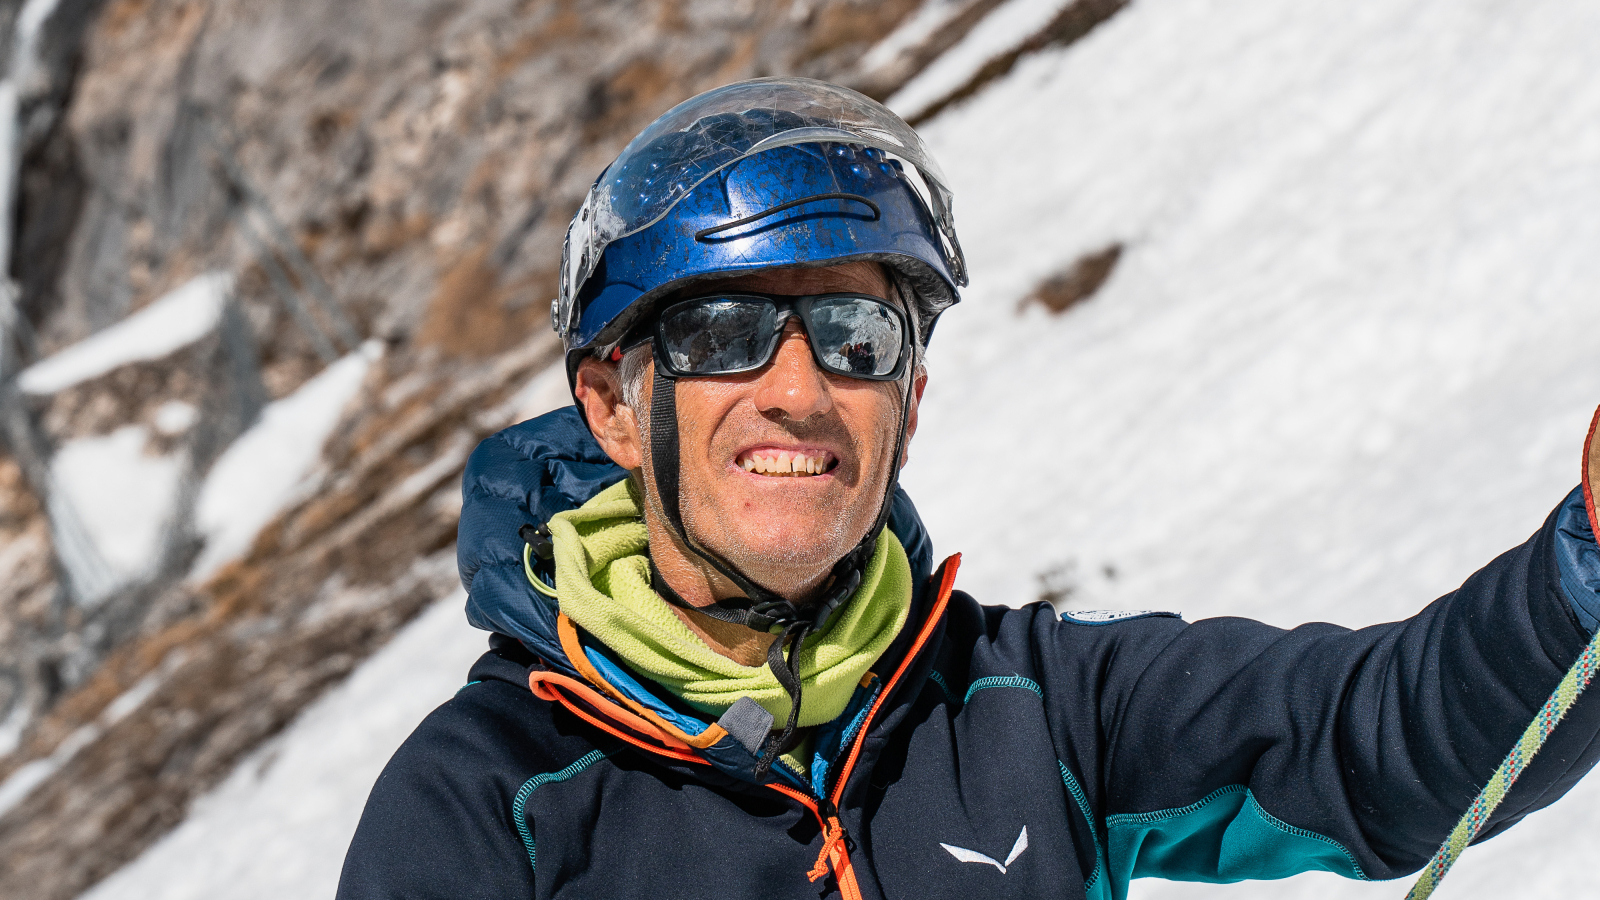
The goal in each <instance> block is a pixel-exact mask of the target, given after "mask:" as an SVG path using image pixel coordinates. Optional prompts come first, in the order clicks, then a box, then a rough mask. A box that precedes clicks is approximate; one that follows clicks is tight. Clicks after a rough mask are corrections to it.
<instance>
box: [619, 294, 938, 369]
mask: <svg viewBox="0 0 1600 900" xmlns="http://www.w3.org/2000/svg"><path fill="white" fill-rule="evenodd" d="M841 298H847V299H851V300H871V301H873V302H875V303H877V304H879V305H881V306H882V307H883V308H885V309H887V310H889V312H890V313H891V314H892V315H893V316H894V318H895V321H897V322H899V323H900V355H899V356H898V357H896V359H895V364H894V369H893V370H892V371H890V372H889V373H887V374H884V375H865V374H862V373H859V372H841V371H839V370H837V369H835V368H833V367H832V366H829V365H828V364H827V363H826V362H825V361H824V360H823V358H822V352H821V351H820V350H819V349H818V348H817V342H816V340H815V339H814V338H813V337H812V333H811V311H812V309H814V308H815V307H816V305H817V303H818V302H819V301H822V300H835V299H841ZM717 300H757V301H761V302H765V303H770V304H772V305H773V307H774V308H775V309H776V311H777V314H778V319H777V325H776V327H775V328H774V329H773V332H772V336H771V339H770V341H769V343H768V345H767V352H766V355H765V356H763V357H762V359H761V361H760V362H758V363H755V364H754V365H751V366H747V367H745V368H742V369H732V370H729V371H725V372H704V373H702V372H684V371H680V370H679V369H677V368H676V367H675V366H673V364H672V357H671V355H670V354H669V353H667V350H666V337H665V335H663V333H662V323H663V322H665V321H666V320H667V319H668V318H670V317H671V316H672V314H673V313H674V312H676V311H678V310H681V309H684V308H685V307H689V306H695V305H697V304H702V303H706V302H708V301H717ZM791 317H793V318H797V319H799V320H800V330H801V331H803V332H805V335H806V345H807V346H809V347H810V348H811V358H812V359H813V360H814V361H815V362H816V364H817V368H818V369H821V370H822V371H824V372H827V373H828V374H830V375H838V376H840V377H842V378H859V379H861V380H863V381H896V380H898V379H899V378H900V376H902V375H904V374H905V370H906V360H908V359H909V358H910V357H911V328H910V324H909V323H908V322H907V320H906V314H905V312H904V311H902V310H901V309H900V308H899V307H897V306H895V305H894V304H893V303H891V302H890V301H889V300H887V299H885V298H883V297H879V296H876V295H874V294H868V293H865V292H863V291H836V292H834V293H829V294H762V293H757V292H755V291H723V292H718V293H714V294H702V295H700V296H697V297H690V298H688V299H685V300H680V301H678V302H676V303H672V304H670V305H668V306H666V307H664V308H662V310H661V311H660V312H659V313H658V314H657V315H656V316H655V317H654V318H655V322H654V324H653V325H652V327H651V329H650V331H651V337H650V340H651V342H652V346H651V349H652V350H653V351H654V352H655V362H656V365H657V366H659V367H661V370H662V373H663V374H665V375H668V376H670V377H672V378H717V377H721V376H724V375H741V374H743V373H745V372H754V371H757V370H758V369H761V368H762V367H764V366H766V365H767V363H770V362H772V358H773V356H775V355H776V354H777V350H778V341H779V339H780V338H781V337H782V336H783V332H784V329H786V328H787V327H788V323H789V319H790V318H791ZM639 343H642V341H641V342H639Z"/></svg>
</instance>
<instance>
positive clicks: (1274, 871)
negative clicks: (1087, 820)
mask: <svg viewBox="0 0 1600 900" xmlns="http://www.w3.org/2000/svg"><path fill="white" fill-rule="evenodd" d="M1106 851H1107V852H1106V855H1107V857H1108V860H1107V862H1108V869H1109V872H1110V876H1111V879H1110V880H1111V894H1112V896H1113V897H1115V898H1117V900H1122V898H1125V897H1127V896H1128V882H1130V881H1131V880H1133V879H1135V878H1165V879H1167V880H1169V881H1205V882H1211V883H1228V882H1233V881H1245V880H1248V879H1270V878H1287V877H1289V876H1290V875H1297V874H1299V873H1301V872H1313V871H1325V872H1334V873H1337V874H1339V875H1343V876H1344V877H1346V878H1356V879H1360V880H1362V881H1365V880H1367V876H1366V874H1365V873H1363V872H1362V871H1361V867H1360V866H1359V865H1357V864H1356V860H1355V857H1354V856H1353V855H1352V854H1351V853H1350V851H1349V850H1346V849H1345V848H1344V847H1343V846H1342V845H1340V844H1339V842H1338V841H1335V840H1332V839H1331V838H1326V837H1323V836H1322V835H1320V834H1316V833H1315V832H1311V831H1307V830H1305V829H1303V828H1296V827H1294V826H1293V825H1289V824H1286V823H1284V822H1282V821H1279V820H1278V819H1277V818H1276V817H1275V816H1273V815H1272V814H1271V813H1269V812H1267V811H1266V810H1264V809H1262V808H1261V804H1260V803H1258V802H1256V798H1255V797H1254V796H1253V795H1252V794H1251V793H1250V790H1249V789H1248V788H1246V787H1245V786H1244V785H1242V784H1235V785H1229V786H1228V787H1224V788H1220V789H1218V790H1216V791H1214V792H1212V793H1211V794H1210V795H1208V796H1207V797H1205V799H1203V800H1200V801H1199V802H1198V803H1193V804H1190V805H1189V806H1185V807H1183V808H1181V809H1168V810H1160V811H1158V812H1150V813H1136V814H1125V815H1114V816H1107V817H1106Z"/></svg>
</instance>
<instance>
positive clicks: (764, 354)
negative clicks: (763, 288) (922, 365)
mask: <svg viewBox="0 0 1600 900" xmlns="http://www.w3.org/2000/svg"><path fill="white" fill-rule="evenodd" d="M790 316H797V317H799V319H800V325H801V327H802V328H803V329H805V332H806V337H807V338H808V339H809V343H810V344H811V355H812V357H813V358H815V359H816V361H817V366H818V367H819V368H821V369H822V370H823V371H825V372H831V373H833V374H835V375H844V376H847V377H850V378H865V379H867V380H869V381H892V380H894V379H896V378H899V377H900V375H901V373H902V372H903V371H904V370H905V361H906V359H907V358H908V357H909V356H910V355H911V330H910V329H909V328H907V327H906V319H905V314H904V313H902V312H901V311H900V310H899V309H898V308H896V307H895V306H894V304H892V303H890V302H889V301H887V300H885V299H883V298H882V297H874V296H872V295H871V294H850V293H840V294H806V295H803V296H782V295H777V294H746V293H737V294H734V293H726V294H708V295H705V296H702V297H695V298H692V299H689V300H684V301H682V302H680V303H674V304H672V305H671V306H668V307H667V308H665V309H663V310H662V311H661V315H660V316H659V317H658V318H657V319H656V327H655V335H654V342H655V343H654V349H655V359H656V365H657V366H660V367H662V369H664V370H665V373H666V374H668V375H671V376H673V377H677V378H683V377H693V376H696V375H733V374H736V373H739V372H749V371H751V370H752V369H759V368H761V367H762V366H764V365H766V364H767V361H768V360H770V359H772V354H773V353H774V352H775V351H776V350H777V348H778V341H779V339H780V338H781V337H782V336H783V329H784V324H785V323H786V322H787V321H788V320H789V317H790Z"/></svg>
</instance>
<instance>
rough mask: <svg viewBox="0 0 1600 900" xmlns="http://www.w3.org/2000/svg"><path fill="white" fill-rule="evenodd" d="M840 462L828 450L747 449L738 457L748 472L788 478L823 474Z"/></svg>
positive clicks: (741, 465)
mask: <svg viewBox="0 0 1600 900" xmlns="http://www.w3.org/2000/svg"><path fill="white" fill-rule="evenodd" d="M838 464H839V461H838V460H837V459H835V458H834V455H833V454H832V453H829V452H828V451H826V450H746V451H745V452H743V453H741V454H739V459H738V465H739V467H740V468H741V469H744V470H745V471H746V472H750V473H752V474H755V475H771V476H778V477H786V478H797V477H798V478H806V477H809V476H813V475H822V474H824V473H826V472H828V471H829V470H831V469H833V468H834V466H836V465H838Z"/></svg>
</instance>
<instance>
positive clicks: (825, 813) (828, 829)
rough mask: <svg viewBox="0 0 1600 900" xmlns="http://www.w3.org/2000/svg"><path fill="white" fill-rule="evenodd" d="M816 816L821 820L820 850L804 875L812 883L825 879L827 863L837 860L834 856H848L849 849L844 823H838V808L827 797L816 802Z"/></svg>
mask: <svg viewBox="0 0 1600 900" xmlns="http://www.w3.org/2000/svg"><path fill="white" fill-rule="evenodd" d="M817 814H818V816H819V817H820V818H821V819H822V822H823V825H822V850H820V851H819V852H818V853H817V862H816V864H815V865H813V866H812V867H811V871H809V872H807V873H806V877H807V878H809V879H811V880H812V881H817V880H818V879H821V878H825V877H827V874H828V861H829V860H830V859H838V858H839V857H838V856H837V855H836V854H844V855H846V856H848V854H849V853H850V848H849V847H848V846H847V845H846V844H845V831H844V823H842V822H840V821H839V808H838V807H837V806H834V805H833V801H832V800H829V799H828V798H827V797H820V798H818V800H817Z"/></svg>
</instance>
